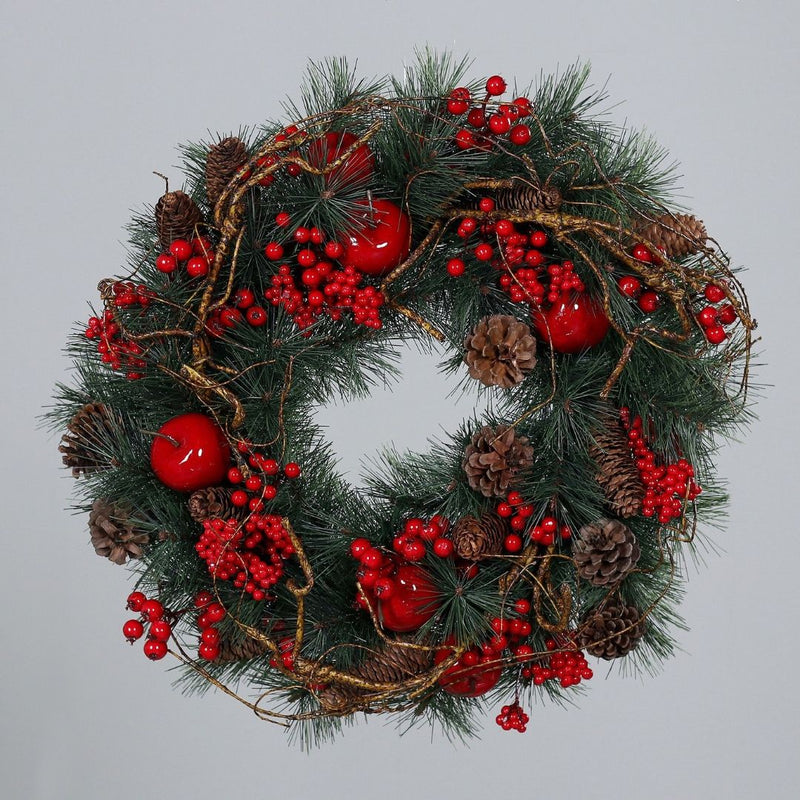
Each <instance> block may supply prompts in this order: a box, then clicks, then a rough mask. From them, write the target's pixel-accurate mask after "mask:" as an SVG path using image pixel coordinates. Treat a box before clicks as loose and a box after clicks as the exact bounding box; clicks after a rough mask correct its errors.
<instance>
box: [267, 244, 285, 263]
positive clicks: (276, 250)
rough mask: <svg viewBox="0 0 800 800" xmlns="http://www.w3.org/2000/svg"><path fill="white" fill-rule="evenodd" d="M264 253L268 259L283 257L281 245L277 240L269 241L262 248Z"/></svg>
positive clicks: (275, 259)
mask: <svg viewBox="0 0 800 800" xmlns="http://www.w3.org/2000/svg"><path fill="white" fill-rule="evenodd" d="M264 255H265V256H266V257H267V258H268V259H269V260H270V261H277V260H278V259H279V258H283V245H281V244H279V243H278V242H270V243H269V244H268V245H267V246H266V247H265V248H264Z"/></svg>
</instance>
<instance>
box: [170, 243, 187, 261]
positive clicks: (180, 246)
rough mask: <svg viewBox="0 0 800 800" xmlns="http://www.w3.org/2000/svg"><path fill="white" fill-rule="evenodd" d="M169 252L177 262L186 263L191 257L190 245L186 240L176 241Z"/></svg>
mask: <svg viewBox="0 0 800 800" xmlns="http://www.w3.org/2000/svg"><path fill="white" fill-rule="evenodd" d="M169 252H170V253H172V255H173V256H175V258H177V259H178V261H186V260H187V259H188V258H189V257H190V256H191V255H192V245H191V244H189V242H187V241H186V239H176V240H175V241H174V242H173V243H172V244H171V245H170V246H169Z"/></svg>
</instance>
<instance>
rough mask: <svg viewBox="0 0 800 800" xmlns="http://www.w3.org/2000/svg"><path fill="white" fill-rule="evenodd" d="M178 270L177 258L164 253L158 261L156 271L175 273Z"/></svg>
mask: <svg viewBox="0 0 800 800" xmlns="http://www.w3.org/2000/svg"><path fill="white" fill-rule="evenodd" d="M177 268H178V260H177V259H176V258H175V256H173V255H170V254H169V253H162V254H161V255H160V256H159V257H158V258H157V259H156V269H157V270H158V271H159V272H175V270H176V269H177Z"/></svg>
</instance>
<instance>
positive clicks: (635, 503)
mask: <svg viewBox="0 0 800 800" xmlns="http://www.w3.org/2000/svg"><path fill="white" fill-rule="evenodd" d="M589 455H590V456H591V457H592V458H593V459H594V461H595V463H596V464H597V468H598V473H597V482H598V483H599V484H600V486H601V487H602V489H603V493H604V494H605V496H606V500H607V501H608V507H609V509H610V510H611V512H612V513H613V514H615V515H616V516H618V517H623V518H624V519H627V518H628V517H635V516H636V515H637V514H638V513H639V512H640V511H641V510H642V501H643V500H644V495H645V488H644V484H643V483H642V478H641V476H640V475H639V470H638V468H637V467H636V461H635V460H634V458H633V454H632V453H631V448H630V446H629V445H628V437H627V436H626V435H625V431H624V430H623V428H622V425H620V423H619V421H618V420H617V419H616V418H615V417H611V416H609V417H608V418H607V419H606V420H605V422H604V424H603V427H602V428H601V429H600V430H598V431H596V432H595V434H594V443H593V444H592V445H591V446H590V448H589Z"/></svg>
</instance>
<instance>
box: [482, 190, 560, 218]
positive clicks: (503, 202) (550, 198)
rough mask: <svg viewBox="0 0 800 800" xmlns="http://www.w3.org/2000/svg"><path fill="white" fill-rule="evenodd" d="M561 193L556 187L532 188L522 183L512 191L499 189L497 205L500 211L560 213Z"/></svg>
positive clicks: (496, 198) (496, 197)
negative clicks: (536, 210) (535, 210)
mask: <svg viewBox="0 0 800 800" xmlns="http://www.w3.org/2000/svg"><path fill="white" fill-rule="evenodd" d="M563 199H564V198H563V197H562V195H561V192H560V191H559V190H558V189H556V187H555V186H531V185H530V184H527V183H520V184H517V185H516V186H513V187H511V188H510V189H499V190H498V192H497V194H496V196H495V204H496V207H497V209H498V210H500V211H523V212H524V211H531V210H533V209H539V210H541V211H558V209H559V208H561V203H562V202H563Z"/></svg>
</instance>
